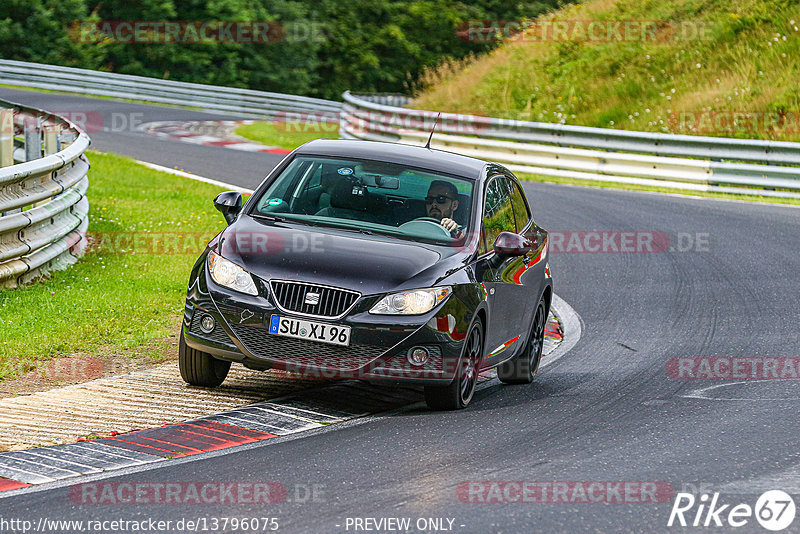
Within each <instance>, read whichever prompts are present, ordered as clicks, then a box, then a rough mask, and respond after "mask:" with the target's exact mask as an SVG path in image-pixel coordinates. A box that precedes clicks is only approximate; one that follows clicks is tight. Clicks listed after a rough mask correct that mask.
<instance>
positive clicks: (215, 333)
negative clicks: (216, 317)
mask: <svg viewBox="0 0 800 534" xmlns="http://www.w3.org/2000/svg"><path fill="white" fill-rule="evenodd" d="M204 315H206V314H205V313H203V312H201V311H199V310H198V311H197V312H195V314H194V317H192V324H191V325H190V326H189V332H191V333H192V334H194V335H195V336H197V337H201V338H203V339H207V340H209V341H213V342H215V343H220V344H222V345H227V346H229V347H235V345H234V344H233V341H231V338H230V337H229V336H228V334H226V333H225V331H224V330H223V329H222V327H221V326H220V325H219V323H217V324H216V325H215V326H214V330H212V331H211V332H209V333H205V332H203V331H202V330H200V320H201V319H202V318H203V316H204Z"/></svg>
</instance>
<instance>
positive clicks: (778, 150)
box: [339, 91, 800, 198]
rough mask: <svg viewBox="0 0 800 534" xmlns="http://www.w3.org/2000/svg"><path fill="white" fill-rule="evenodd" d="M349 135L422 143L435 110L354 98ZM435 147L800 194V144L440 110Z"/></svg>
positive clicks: (690, 183)
mask: <svg viewBox="0 0 800 534" xmlns="http://www.w3.org/2000/svg"><path fill="white" fill-rule="evenodd" d="M343 97H344V101H345V104H344V106H343V108H342V112H341V114H340V122H339V124H340V129H339V134H340V136H342V137H345V138H357V139H365V140H373V141H389V142H399V143H406V144H413V145H424V144H425V142H426V141H427V139H428V135H429V134H430V131H431V127H432V126H433V123H434V120H435V118H436V116H437V113H436V112H432V111H422V110H414V109H407V108H405V107H402V106H406V105H408V102H409V100H408V98H407V97H402V96H386V95H364V96H356V95H353V94H351V93H350V92H349V91H348V92H345V93H344V95H343ZM431 147H433V148H439V149H442V150H449V151H452V152H458V153H461V154H465V155H468V156H475V157H479V158H482V159H487V160H491V161H496V162H498V163H502V164H504V165H506V166H507V167H508V168H509V169H511V170H512V171H515V172H525V173H530V174H538V175H544V176H558V177H567V178H577V179H585V180H594V181H603V182H621V183H633V184H640V185H653V186H658V187H664V188H671V189H691V190H702V191H717V192H722V193H737V194H745V195H760V196H773V197H784V198H800V193H799V192H798V191H800V167H796V166H795V165H800V143H788V142H780V141H763V140H750V139H731V138H723V137H701V136H692V135H671V134H660V133H649V132H634V131H626V130H612V129H607V128H588V127H583V126H571V125H562V124H549V123H539V122H526V121H517V120H510V119H495V118H489V117H480V116H475V115H462V114H457V113H442V114H441V119H440V124H439V125H437V127H436V133H435V134H434V135H433V139H432V141H431Z"/></svg>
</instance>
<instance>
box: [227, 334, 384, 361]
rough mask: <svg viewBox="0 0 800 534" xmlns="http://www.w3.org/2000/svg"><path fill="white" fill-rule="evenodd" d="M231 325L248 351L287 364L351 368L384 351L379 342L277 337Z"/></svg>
mask: <svg viewBox="0 0 800 534" xmlns="http://www.w3.org/2000/svg"><path fill="white" fill-rule="evenodd" d="M231 328H233V333H234V334H236V337H238V338H239V340H240V341H241V342H242V344H243V345H244V346H245V348H247V350H248V351H250V352H252V353H253V354H255V355H256V356H261V357H262V358H269V359H271V360H279V361H281V362H285V363H286V364H287V365H297V366H304V367H306V366H307V367H319V368H330V369H336V370H340V371H352V370H356V369H360V368H361V367H364V366H365V365H367V364H368V363H369V362H371V361H372V360H374V359H375V358H377V357H378V356H380V355H381V353H382V352H384V349H383V347H380V346H378V345H357V344H353V345H350V346H349V347H342V346H339V345H329V344H327V343H317V342H315V341H306V340H304V339H292V338H288V337H281V336H276V335H274V334H270V333H269V331H267V330H265V329H263V328H255V327H252V326H244V325H231Z"/></svg>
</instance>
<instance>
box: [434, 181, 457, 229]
mask: <svg viewBox="0 0 800 534" xmlns="http://www.w3.org/2000/svg"><path fill="white" fill-rule="evenodd" d="M425 209H426V211H427V212H428V217H433V218H435V219H439V224H441V225H442V227H443V228H444V229H445V230H447V231H448V232H450V235H452V236H453V237H456V238H457V237H459V236H460V235H461V233H462V231H461V228H460V227H459V226H458V223H456V221H454V220H453V213H454V212H455V211H456V210H457V209H458V189H456V186H455V185H453V184H451V183H450V182H446V181H444V180H434V181H433V182H431V185H430V187H429V188H428V195H427V196H426V197H425Z"/></svg>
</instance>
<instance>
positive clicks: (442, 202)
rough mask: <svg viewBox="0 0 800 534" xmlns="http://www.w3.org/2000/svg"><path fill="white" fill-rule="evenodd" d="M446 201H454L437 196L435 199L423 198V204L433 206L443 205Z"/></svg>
mask: <svg viewBox="0 0 800 534" xmlns="http://www.w3.org/2000/svg"><path fill="white" fill-rule="evenodd" d="M448 200H455V199H454V198H450V197H448V196H447V195H437V196H435V197H425V204H433V203H434V202H436V203H437V204H444V203H445V202H446V201H448Z"/></svg>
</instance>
